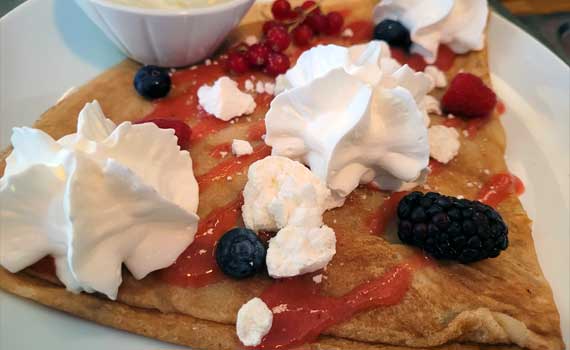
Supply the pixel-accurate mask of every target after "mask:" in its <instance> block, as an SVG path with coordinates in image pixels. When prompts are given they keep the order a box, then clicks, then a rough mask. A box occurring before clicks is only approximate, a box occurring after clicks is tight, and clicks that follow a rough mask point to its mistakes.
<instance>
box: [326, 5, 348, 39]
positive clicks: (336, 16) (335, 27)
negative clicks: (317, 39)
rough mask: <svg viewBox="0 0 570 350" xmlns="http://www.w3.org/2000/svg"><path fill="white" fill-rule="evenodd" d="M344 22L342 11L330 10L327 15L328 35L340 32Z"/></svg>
mask: <svg viewBox="0 0 570 350" xmlns="http://www.w3.org/2000/svg"><path fill="white" fill-rule="evenodd" d="M343 24H344V18H343V17H342V15H341V14H340V12H337V11H333V12H329V14H328V15H327V29H326V33H327V34H328V35H336V34H338V33H340V30H341V29H342V26H343Z"/></svg>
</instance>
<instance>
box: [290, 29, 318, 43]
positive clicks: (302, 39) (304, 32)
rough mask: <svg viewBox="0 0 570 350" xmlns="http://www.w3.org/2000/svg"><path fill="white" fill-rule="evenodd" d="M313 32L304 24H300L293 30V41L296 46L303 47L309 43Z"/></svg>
mask: <svg viewBox="0 0 570 350" xmlns="http://www.w3.org/2000/svg"><path fill="white" fill-rule="evenodd" d="M312 37H313V30H312V29H311V27H309V26H308V25H306V24H301V25H300V26H298V27H297V28H295V30H293V41H294V42H295V45H297V46H305V45H307V44H308V43H309V41H311V38H312Z"/></svg>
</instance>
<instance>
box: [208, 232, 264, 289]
mask: <svg viewBox="0 0 570 350" xmlns="http://www.w3.org/2000/svg"><path fill="white" fill-rule="evenodd" d="M265 255H266V249H265V246H264V245H263V242H262V241H261V240H260V239H259V237H258V236H257V235H256V234H255V232H253V231H252V230H248V229H246V228H234V229H231V230H229V231H228V232H226V233H225V234H224V235H223V236H222V238H221V239H220V241H219V242H218V244H217V246H216V262H217V263H218V266H219V267H220V269H221V270H222V272H223V273H224V274H226V275H228V276H230V277H233V278H237V279H242V278H246V277H251V276H253V275H255V274H256V273H257V272H259V271H261V270H262V269H263V268H264V267H265Z"/></svg>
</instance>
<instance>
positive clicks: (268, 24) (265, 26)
mask: <svg viewBox="0 0 570 350" xmlns="http://www.w3.org/2000/svg"><path fill="white" fill-rule="evenodd" d="M274 27H281V28H283V29H285V27H284V26H283V24H281V23H279V22H277V21H267V22H265V23H263V35H267V33H268V32H269V30H270V29H271V28H274Z"/></svg>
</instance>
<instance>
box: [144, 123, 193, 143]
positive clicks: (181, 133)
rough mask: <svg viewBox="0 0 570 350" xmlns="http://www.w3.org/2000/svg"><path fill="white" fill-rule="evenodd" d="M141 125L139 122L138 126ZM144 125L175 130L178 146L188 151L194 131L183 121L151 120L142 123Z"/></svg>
mask: <svg viewBox="0 0 570 350" xmlns="http://www.w3.org/2000/svg"><path fill="white" fill-rule="evenodd" d="M140 123H141V122H137V123H136V124H140ZM142 123H154V124H156V126H158V127H159V128H161V129H173V130H174V135H175V136H176V137H177V138H178V146H180V148H181V149H188V146H189V145H190V137H191V136H192V129H190V127H189V126H188V124H186V123H184V122H183V121H181V120H176V119H149V120H144V121H142Z"/></svg>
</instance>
